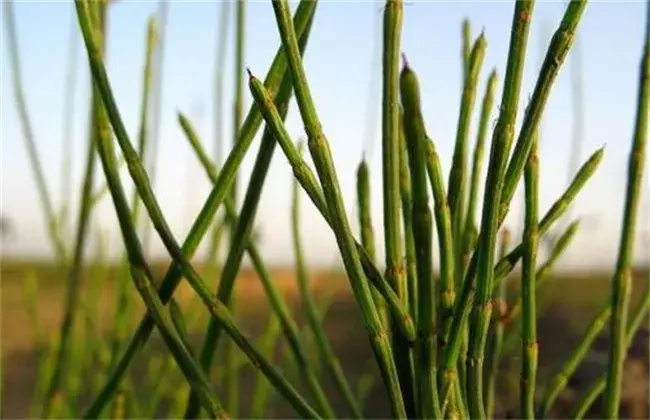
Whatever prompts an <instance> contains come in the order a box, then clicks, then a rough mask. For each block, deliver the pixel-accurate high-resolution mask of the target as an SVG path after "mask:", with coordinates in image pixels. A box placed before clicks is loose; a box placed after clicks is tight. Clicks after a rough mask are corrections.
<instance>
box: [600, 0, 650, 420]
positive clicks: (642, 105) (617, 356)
mask: <svg viewBox="0 0 650 420" xmlns="http://www.w3.org/2000/svg"><path fill="white" fill-rule="evenodd" d="M647 8H648V9H647V17H646V32H645V39H644V46H643V54H642V57H641V68H640V71H639V88H638V99H637V100H638V102H637V111H636V112H637V114H636V122H635V128H634V141H633V143H632V149H631V150H630V156H629V163H628V175H627V177H628V178H627V192H626V196H625V211H624V216H623V227H622V230H621V240H620V245H619V251H618V261H617V263H616V273H615V274H614V278H613V279H612V320H611V324H610V325H611V327H610V347H609V363H608V366H609V367H608V371H607V387H606V389H605V404H604V411H603V415H604V417H606V418H609V419H614V418H618V408H619V402H620V399H621V383H622V380H623V362H624V361H625V342H626V338H625V324H626V323H627V317H628V307H629V305H630V303H629V302H630V295H631V293H632V272H631V271H632V268H631V267H632V261H633V258H634V256H633V253H634V239H635V234H636V223H637V218H638V214H639V204H640V199H641V183H642V182H643V171H644V166H645V159H646V153H647V145H648V120H649V119H650V107H649V106H648V102H650V3H648V5H647Z"/></svg>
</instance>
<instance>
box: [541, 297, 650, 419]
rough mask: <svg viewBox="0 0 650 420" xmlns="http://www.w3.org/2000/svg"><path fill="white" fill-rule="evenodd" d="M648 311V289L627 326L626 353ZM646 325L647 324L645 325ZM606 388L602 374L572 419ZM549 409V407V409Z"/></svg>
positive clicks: (583, 413) (579, 402) (605, 380)
mask: <svg viewBox="0 0 650 420" xmlns="http://www.w3.org/2000/svg"><path fill="white" fill-rule="evenodd" d="M649 309H650V288H646V290H645V292H644V294H643V296H642V297H641V302H640V303H639V306H638V307H637V309H636V312H635V313H634V315H632V319H631V320H630V323H629V324H628V327H627V331H626V334H625V335H626V338H625V339H626V351H627V349H629V348H630V346H631V345H632V343H633V342H634V336H635V335H636V333H637V331H638V330H639V328H640V327H641V326H643V325H644V322H645V320H646V319H647V316H648V310H649ZM646 325H647V324H646ZM606 387H607V372H603V374H602V375H601V376H600V377H599V378H598V379H596V381H594V383H593V384H592V386H591V387H589V389H588V390H587V391H586V392H585V394H584V395H583V397H582V398H580V400H579V401H578V402H577V403H576V404H575V410H574V412H573V414H572V416H571V418H574V419H582V418H583V417H584V416H585V415H586V414H587V411H589V409H590V408H591V406H592V405H593V403H594V402H595V401H596V398H598V396H599V395H600V394H602V393H603V391H605V388H606ZM549 408H550V407H549Z"/></svg>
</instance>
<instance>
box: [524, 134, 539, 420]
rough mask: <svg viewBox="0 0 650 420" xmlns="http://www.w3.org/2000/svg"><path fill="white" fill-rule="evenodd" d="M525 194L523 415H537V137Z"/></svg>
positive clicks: (533, 416)
mask: <svg viewBox="0 0 650 420" xmlns="http://www.w3.org/2000/svg"><path fill="white" fill-rule="evenodd" d="M524 178H525V196H526V217H525V221H524V223H525V226H524V238H523V244H524V256H523V264H522V276H521V301H522V307H523V328H522V333H521V339H522V354H521V357H522V369H521V386H520V392H521V399H520V406H521V414H520V415H521V417H522V418H526V419H533V418H535V407H534V404H535V382H536V378H537V354H538V352H539V348H538V343H537V309H536V305H535V304H536V297H535V274H536V273H535V264H536V262H537V248H538V245H539V231H538V212H539V204H538V202H539V160H538V156H537V139H536V138H535V139H534V140H533V146H532V147H531V149H530V155H529V157H528V163H527V164H526V172H525V174H524Z"/></svg>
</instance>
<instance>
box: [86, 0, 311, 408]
mask: <svg viewBox="0 0 650 420" xmlns="http://www.w3.org/2000/svg"><path fill="white" fill-rule="evenodd" d="M77 9H78V11H79V15H80V19H79V20H80V26H81V29H82V32H83V35H84V41H85V43H86V48H87V50H88V58H89V61H90V63H91V69H92V71H93V72H92V73H93V78H94V80H95V82H96V83H97V86H98V87H100V88H101V89H100V91H101V93H102V99H103V102H104V104H105V105H106V109H107V111H108V117H109V118H110V121H111V125H112V126H113V131H114V132H115V134H116V138H117V140H118V143H119V145H120V147H121V149H122V152H123V154H124V156H125V158H126V160H127V164H128V165H129V172H130V174H131V178H132V180H133V182H134V183H135V186H136V188H137V190H138V194H139V195H140V198H141V199H142V201H143V202H144V204H145V208H146V209H147V212H148V214H149V216H150V218H151V219H152V222H153V224H154V227H155V229H156V231H157V232H158V234H159V235H160V238H161V240H162V242H163V244H164V245H165V247H166V249H167V251H168V252H169V254H170V255H171V256H172V258H173V259H174V261H175V262H176V263H177V264H178V265H179V269H180V272H181V274H182V276H183V277H185V278H186V279H187V280H188V282H189V283H190V285H191V286H192V288H193V289H194V290H195V291H196V292H197V294H198V295H199V297H200V298H201V301H202V302H203V304H204V305H205V306H206V307H207V308H208V309H209V311H210V314H211V315H212V316H213V317H215V318H217V319H218V320H219V323H220V324H221V325H222V326H223V327H224V328H225V329H226V331H227V333H228V334H229V335H230V337H231V339H233V341H234V342H235V343H237V345H238V346H239V347H240V349H241V350H242V351H243V352H244V353H245V354H246V355H247V356H248V358H249V359H250V360H251V361H252V362H253V365H254V366H256V367H257V368H258V369H260V370H261V371H262V372H264V373H265V374H266V375H267V377H268V379H269V381H270V382H271V383H273V385H274V386H276V387H277V388H278V391H279V392H280V393H281V394H282V395H283V396H284V397H285V398H286V400H287V401H288V402H289V403H290V404H291V405H292V406H293V407H294V408H295V409H296V411H297V412H298V414H299V415H301V416H304V417H308V418H313V417H317V414H316V413H315V412H314V411H313V409H312V408H311V407H309V406H308V405H307V403H306V402H305V401H304V399H303V398H302V397H301V396H300V395H299V394H298V393H297V392H296V390H295V389H294V388H293V387H292V386H291V385H290V384H289V383H288V382H287V381H286V379H284V377H283V376H282V375H281V374H279V373H278V372H277V370H276V369H275V368H274V367H273V366H272V365H271V364H270V363H269V362H268V361H267V360H266V359H265V358H264V357H263V356H262V355H261V353H259V352H258V351H257V350H256V349H255V348H254V347H253V345H252V344H251V343H250V341H249V340H248V339H247V338H246V337H245V336H244V335H243V334H242V333H241V330H240V329H239V327H237V325H236V324H235V322H234V321H233V319H232V315H231V314H230V311H229V310H228V308H227V306H226V305H225V304H223V303H222V302H221V300H219V299H217V298H215V297H213V296H212V294H211V292H210V290H209V288H208V287H207V286H206V284H205V282H204V281H203V279H202V278H201V277H200V276H199V275H198V273H197V272H196V271H195V270H194V268H193V267H192V266H191V265H190V264H189V262H188V261H187V257H186V256H185V255H184V253H183V251H182V250H181V248H180V246H179V245H178V243H177V242H176V240H175V239H174V237H173V235H172V234H171V231H170V229H169V227H168V225H167V222H166V220H165V218H164V216H163V215H162V212H161V210H160V206H159V204H158V203H157V200H156V197H155V195H154V194H153V192H152V190H151V184H150V183H149V181H148V178H147V176H146V172H145V171H144V166H143V164H142V161H141V160H140V158H139V157H138V156H137V153H136V152H135V149H133V146H132V145H131V142H130V140H129V137H128V134H127V133H126V129H125V127H124V124H123V121H122V119H121V116H120V114H119V111H118V110H117V106H116V104H115V99H114V97H113V95H112V90H111V88H110V85H109V83H108V79H107V75H106V70H105V68H104V65H103V62H102V59H101V56H100V55H99V54H98V50H97V44H96V40H95V39H93V33H92V32H91V28H90V26H89V22H88V21H87V20H86V18H85V17H84V16H83V12H82V10H83V6H82V5H81V4H80V3H77ZM107 175H109V174H108V173H107ZM109 181H110V180H109ZM117 181H118V182H119V179H118V180H117ZM253 182H257V180H256V179H253ZM110 186H111V183H110V182H109V187H110ZM254 190H255V188H251V189H250V191H254ZM252 194H258V195H259V192H257V193H255V192H253V193H252ZM113 197H114V200H115V197H116V195H115V194H113ZM124 207H126V208H127V209H128V207H127V206H124ZM126 219H127V220H126V222H122V223H128V224H131V223H132V222H131V220H130V218H128V217H127V218H126ZM132 234H133V235H134V236H135V233H134V232H133V233H132ZM127 239H128V238H127ZM131 241H132V242H134V243H136V244H137V243H138V242H137V236H135V239H134V240H133V239H131ZM125 242H129V241H128V240H127V241H125ZM132 259H135V258H132ZM141 259H142V261H144V258H143V257H141ZM154 296H156V295H154ZM157 301H158V302H159V300H157ZM148 306H149V305H148ZM190 382H191V383H192V384H194V383H193V382H192V381H190ZM193 390H194V391H196V392H198V391H201V388H200V387H194V388H193ZM199 397H200V399H201V401H202V403H203V404H204V406H206V405H207V404H206V399H205V396H204V395H201V394H199ZM208 402H209V401H208ZM207 408H209V409H210V411H211V415H215V412H214V410H215V406H214V405H213V406H207Z"/></svg>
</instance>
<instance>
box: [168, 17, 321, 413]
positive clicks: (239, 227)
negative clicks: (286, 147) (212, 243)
mask: <svg viewBox="0 0 650 420" xmlns="http://www.w3.org/2000/svg"><path fill="white" fill-rule="evenodd" d="M308 25H309V26H311V20H310V22H309V23H308ZM306 33H309V29H308V30H307V31H306ZM307 39H308V37H307V36H305V37H303V38H302V40H301V45H300V49H301V51H304V49H305V48H306V46H307ZM291 90H292V89H291V78H290V75H289V74H286V75H285V76H284V78H283V81H282V83H281V85H280V91H279V93H278V97H277V98H276V102H277V106H278V107H279V109H280V110H279V112H280V114H281V117H282V118H283V119H284V118H286V114H287V112H288V109H289V100H290V98H291ZM181 125H182V126H183V128H184V129H185V132H186V133H187V134H188V136H187V137H188V139H189V140H190V142H192V143H193V147H194V149H195V150H198V147H199V144H200V142H198V141H195V140H194V139H195V137H196V136H195V135H192V130H190V129H189V124H188V122H187V120H185V119H184V118H181ZM275 145H276V141H275V139H274V137H273V134H272V132H271V131H270V130H269V129H268V128H266V129H265V130H264V135H263V139H262V145H261V146H260V152H259V154H258V158H257V161H256V163H255V170H254V173H253V176H251V181H250V184H249V188H248V190H247V192H246V197H245V200H244V206H243V207H242V211H241V215H240V217H239V220H238V221H237V223H236V224H233V225H232V226H235V234H234V236H233V237H232V238H231V239H232V241H231V245H230V251H229V253H228V257H227V259H226V263H225V266H224V270H223V273H222V276H221V281H220V282H219V287H218V290H217V297H218V299H219V300H220V301H222V302H224V303H226V304H229V305H230V304H231V303H232V298H233V289H234V286H235V280H236V278H237V273H238V272H239V267H240V266H241V262H242V259H243V256H244V251H245V249H246V244H247V242H248V241H249V237H250V232H251V230H252V228H253V222H254V219H255V215H256V212H257V207H258V205H259V200H260V196H261V190H262V187H263V185H264V181H265V179H266V174H267V173H268V169H269V165H270V163H271V158H272V157H273V152H274V151H275ZM199 155H200V154H199ZM204 166H205V165H204ZM228 201H229V203H233V204H234V202H233V200H232V197H231V198H230V199H229V200H228ZM251 250H252V251H253V253H255V254H256V251H255V250H254V249H251ZM261 277H264V276H261ZM274 293H275V292H274V289H273V290H272V291H271V296H274ZM275 295H277V293H275ZM278 299H279V295H278V298H277V299H276V300H275V303H276V305H274V308H275V309H276V312H277V313H278V316H279V318H280V320H281V322H282V325H283V330H284V332H285V334H287V337H288V339H289V342H290V343H291V344H292V350H293V351H294V355H295V356H296V358H297V360H298V361H299V362H298V363H299V364H301V365H304V366H303V367H304V368H303V369H301V372H302V373H304V375H305V376H304V379H305V380H306V381H307V383H308V384H309V386H310V390H311V392H312V394H313V395H314V396H316V397H317V400H318V401H319V407H320V408H321V410H322V414H324V415H325V414H327V415H331V408H330V407H329V404H328V403H327V401H326V399H325V398H324V396H323V392H322V390H321V389H320V387H319V386H318V384H317V383H316V382H315V381H313V375H312V374H311V373H312V372H311V370H310V369H308V368H307V366H306V358H305V357H304V352H303V351H302V348H301V345H300V343H299V342H298V339H297V333H296V328H295V326H294V325H293V321H292V320H290V316H289V315H288V311H286V308H285V305H284V304H282V303H280V302H278ZM220 333H221V326H220V325H219V323H217V322H216V320H214V321H211V322H210V323H209V325H208V329H207V331H206V336H205V340H204V343H203V349H202V351H201V364H202V366H203V368H204V369H205V370H206V371H209V369H210V367H211V365H212V363H213V359H214V353H215V350H216V348H217V343H218V340H219V337H220ZM226 351H227V353H226V354H227V355H228V353H229V350H226ZM228 375H229V376H230V375H233V372H232V371H230V372H229V373H228ZM232 380H233V378H232V377H230V379H229V380H228V381H229V382H228V383H230V381H232ZM235 381H236V379H235ZM228 389H229V390H230V388H228ZM229 392H230V391H229ZM229 395H230V394H229ZM231 402H232V403H235V401H231ZM197 403H198V401H197V400H196V397H195V396H192V395H190V398H189V400H188V406H187V411H186V413H185V417H186V418H194V417H196V415H197V414H198V413H197V412H196V410H197V409H198V404H197Z"/></svg>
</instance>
